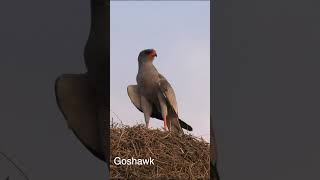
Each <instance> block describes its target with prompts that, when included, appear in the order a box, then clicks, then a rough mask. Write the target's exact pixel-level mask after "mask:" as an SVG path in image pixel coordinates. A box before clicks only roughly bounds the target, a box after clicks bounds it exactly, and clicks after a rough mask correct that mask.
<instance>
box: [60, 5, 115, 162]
mask: <svg viewBox="0 0 320 180" xmlns="http://www.w3.org/2000/svg"><path fill="white" fill-rule="evenodd" d="M109 12H110V8H109V1H107V0H91V27H90V34H89V38H88V41H87V43H86V46H85V51H84V58H85V64H86V67H87V72H86V73H83V74H63V75H61V76H59V77H58V78H57V79H56V82H55V94H56V100H57V104H58V107H59V109H60V110H61V112H62V114H63V115H64V118H65V119H66V121H67V124H68V127H69V128H70V129H71V130H72V131H73V133H74V134H75V135H76V136H77V138H78V139H79V140H80V141H81V142H82V143H83V144H84V146H85V147H86V148H87V149H88V150H89V151H90V152H91V153H92V154H94V155H95V156H96V157H98V158H99V159H100V160H103V161H106V162H107V163H108V161H109V147H107V146H108V141H107V138H108V134H109V133H110V131H109V125H108V122H109V121H108V120H107V118H108V117H109V115H108V113H109V107H108V103H109V92H108V91H109V88H107V85H108V84H109V82H108V80H109V79H108V78H107V76H108V74H109V72H108V71H109V68H108V67H107V65H108V64H109V62H108V61H109V60H110V59H109V58H110V48H109V41H110V38H109V33H108V32H109V29H110V23H109V22H110V18H109Z"/></svg>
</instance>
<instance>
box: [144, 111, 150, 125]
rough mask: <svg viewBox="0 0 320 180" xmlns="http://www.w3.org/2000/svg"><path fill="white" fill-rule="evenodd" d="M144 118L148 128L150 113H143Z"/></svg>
mask: <svg viewBox="0 0 320 180" xmlns="http://www.w3.org/2000/svg"><path fill="white" fill-rule="evenodd" d="M144 120H145V121H146V127H147V128H149V121H150V115H148V114H147V113H144Z"/></svg>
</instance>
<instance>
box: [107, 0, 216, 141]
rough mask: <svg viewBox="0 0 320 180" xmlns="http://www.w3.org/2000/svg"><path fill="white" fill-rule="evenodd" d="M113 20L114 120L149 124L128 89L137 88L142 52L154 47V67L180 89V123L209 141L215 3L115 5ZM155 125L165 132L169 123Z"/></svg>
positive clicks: (112, 11) (141, 2)
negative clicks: (211, 16)
mask: <svg viewBox="0 0 320 180" xmlns="http://www.w3.org/2000/svg"><path fill="white" fill-rule="evenodd" d="M110 20H111V29H110V31H111V50H110V52H111V75H110V76H111V77H110V78H111V80H110V81H111V84H110V88H111V89H110V93H111V96H110V97H111V101H110V106H111V110H112V111H113V112H112V113H111V114H110V115H111V118H113V120H114V121H115V122H119V121H120V120H121V121H122V122H123V123H124V124H129V125H134V124H137V123H143V124H144V123H145V121H144V116H143V114H142V113H141V112H140V111H138V110H137V109H136V108H135V106H134V105H133V104H132V103H131V101H130V99H129V97H128V95H127V86H128V85H130V84H136V75H137V72H138V59H137V58H138V55H139V52H140V51H141V50H143V49H148V48H154V49H155V50H156V51H157V54H158V57H157V58H156V59H155V60H154V65H155V66H156V68H157V69H158V71H159V72H160V73H161V74H162V75H164V76H165V77H166V79H167V80H168V81H169V82H170V84H171V85H172V87H173V88H174V90H175V93H176V97H177V102H178V107H179V116H180V118H181V119H182V120H184V121H185V122H187V123H188V124H190V125H191V126H192V127H193V130H194V131H193V132H192V133H193V134H194V135H196V136H199V137H203V138H204V139H206V140H207V141H209V140H210V2H209V1H199V2H197V1H172V2H170V1H155V2H143V1H135V2H130V1H113V2H111V19H110ZM115 114H117V116H118V117H117V116H116V115H115ZM118 118H119V119H120V120H119V119H118ZM150 126H151V127H152V128H162V127H163V121H159V120H155V119H151V121H150Z"/></svg>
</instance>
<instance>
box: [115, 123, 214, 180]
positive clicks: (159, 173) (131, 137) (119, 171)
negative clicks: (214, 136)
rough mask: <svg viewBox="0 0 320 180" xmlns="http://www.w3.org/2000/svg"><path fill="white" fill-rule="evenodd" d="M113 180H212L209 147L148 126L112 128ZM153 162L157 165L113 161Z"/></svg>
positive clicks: (193, 138)
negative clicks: (150, 159) (135, 160)
mask: <svg viewBox="0 0 320 180" xmlns="http://www.w3.org/2000/svg"><path fill="white" fill-rule="evenodd" d="M110 136H111V142H110V146H111V156H110V158H111V159H110V162H111V163H110V178H111V179H130V180H131V179H139V180H140V179H161V180H162V179H175V180H176V179H209V176H210V144H209V143H207V142H206V141H204V140H203V139H199V138H196V137H194V136H192V135H190V134H184V135H182V136H179V135H177V134H174V133H169V132H165V131H163V130H160V129H147V128H145V125H136V126H133V127H129V126H125V125H119V124H117V125H113V126H112V128H111V134H110ZM116 157H120V158H122V159H131V158H135V159H147V158H149V157H151V158H153V159H154V165H116V164H115V163H114V159H115V158H116Z"/></svg>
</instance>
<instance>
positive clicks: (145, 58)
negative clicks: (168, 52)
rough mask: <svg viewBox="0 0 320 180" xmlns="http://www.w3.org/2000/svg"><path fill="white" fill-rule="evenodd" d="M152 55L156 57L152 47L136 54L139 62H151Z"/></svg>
mask: <svg viewBox="0 0 320 180" xmlns="http://www.w3.org/2000/svg"><path fill="white" fill-rule="evenodd" d="M154 57H157V52H156V51H155V50H154V49H145V50H143V51H141V52H140V54H139V56H138V61H139V63H144V62H152V61H153V60H154Z"/></svg>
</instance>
